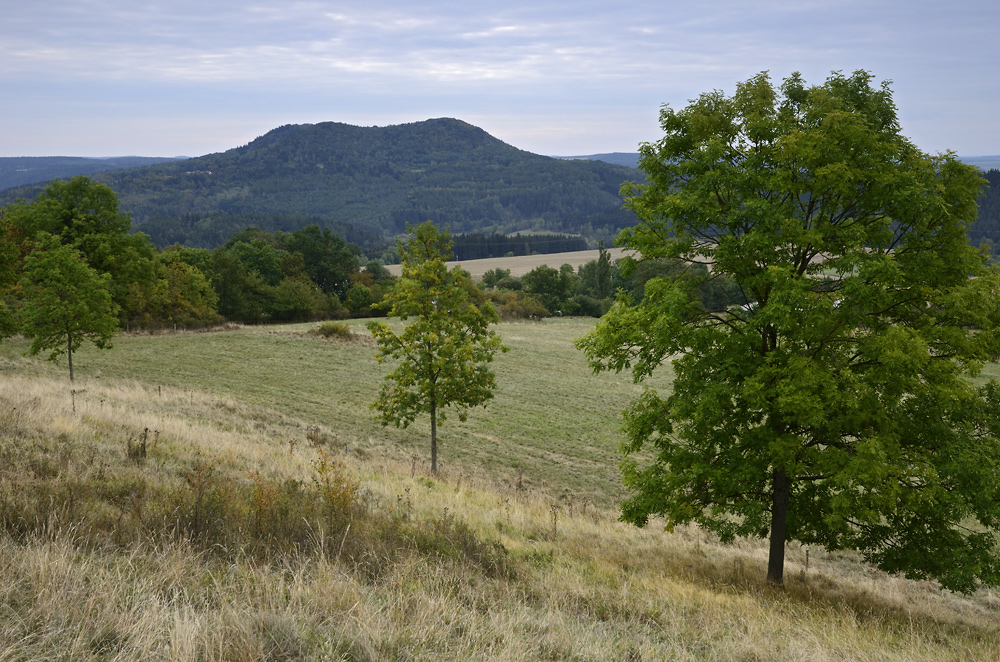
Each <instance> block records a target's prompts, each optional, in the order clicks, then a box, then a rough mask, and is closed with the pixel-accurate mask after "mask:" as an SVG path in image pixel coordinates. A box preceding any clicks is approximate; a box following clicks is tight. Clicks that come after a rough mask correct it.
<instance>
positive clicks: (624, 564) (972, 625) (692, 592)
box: [0, 318, 1000, 661]
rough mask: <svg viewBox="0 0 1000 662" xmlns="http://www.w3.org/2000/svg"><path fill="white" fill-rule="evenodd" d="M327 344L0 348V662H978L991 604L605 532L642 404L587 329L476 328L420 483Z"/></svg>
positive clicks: (412, 438)
mask: <svg viewBox="0 0 1000 662" xmlns="http://www.w3.org/2000/svg"><path fill="white" fill-rule="evenodd" d="M349 324H350V325H351V327H352V329H353V330H354V331H355V334H356V335H355V336H354V337H352V338H349V339H346V340H344V339H339V340H333V339H325V338H322V337H320V336H318V335H316V334H315V333H313V332H312V331H314V330H315V328H316V327H317V325H316V324H306V325H290V326H273V327H246V328H242V327H232V328H228V329H224V330H217V331H212V332H204V333H176V334H161V335H141V334H137V335H122V336H120V337H118V338H117V339H116V341H115V344H114V347H113V348H112V349H110V350H106V351H99V350H96V349H92V348H85V349H84V350H82V351H80V352H79V353H78V355H76V357H75V364H76V367H77V375H78V378H77V381H76V382H74V383H73V384H70V382H69V381H68V375H67V373H66V370H65V366H64V365H61V364H59V365H54V364H51V363H48V362H45V361H43V360H41V359H40V358H38V359H35V358H30V359H29V358H25V357H24V351H25V349H26V347H27V344H26V342H25V341H22V340H20V339H11V340H7V341H5V342H4V343H3V344H0V438H2V442H0V452H2V463H0V476H2V479H0V525H2V527H3V533H2V535H0V613H2V615H0V659H3V660H8V659H10V660H34V659H74V660H77V659H82V660H87V659H93V660H133V659H148V660H159V659H164V660H166V659H170V660H188V659H190V660H323V659H326V660H633V661H634V660H667V659H676V660H841V659H852V660H853V659H859V660H980V659H981V660H993V659H996V654H997V650H998V649H1000V593H998V592H996V591H991V590H983V591H980V592H978V593H976V594H974V595H971V596H961V595H955V594H951V593H948V592H944V591H941V590H940V589H939V588H938V587H936V586H935V585H934V584H933V583H931V582H913V581H908V580H905V579H903V578H900V577H893V576H888V575H886V574H885V573H881V572H879V571H876V570H874V569H872V568H870V567H868V566H866V565H864V564H862V563H860V562H859V561H858V559H857V558H856V557H855V556H853V555H851V554H845V553H836V552H826V551H824V550H821V549H811V550H807V549H804V548H801V547H799V546H792V547H791V548H790V549H789V553H788V569H787V571H786V583H787V586H786V589H785V590H783V591H776V590H774V589H771V588H768V587H767V586H765V584H764V581H763V577H764V566H765V565H766V557H767V551H766V547H765V545H764V544H763V543H762V542H760V541H750V540H745V541H738V542H737V544H735V545H730V546H722V545H720V544H718V542H717V541H715V540H714V539H712V537H711V536H708V535H706V534H705V533H704V532H702V531H699V530H698V529H696V528H693V527H680V528H678V529H676V530H674V531H673V532H670V533H667V532H665V531H664V529H663V523H662V522H653V523H651V524H650V525H649V526H647V527H646V528H644V529H637V528H635V527H632V526H629V525H625V524H622V523H620V522H618V521H617V516H616V512H615V503H616V500H617V499H618V497H619V496H620V493H621V492H620V486H619V482H618V477H617V461H618V456H617V452H616V449H617V444H618V425H619V412H620V411H621V409H622V408H623V407H624V406H625V405H626V404H627V402H628V401H629V400H630V399H631V398H633V397H635V395H637V394H638V393H639V392H640V387H637V386H635V385H634V384H632V383H631V380H630V379H629V378H628V376H627V375H608V374H602V375H596V376H595V375H593V374H591V372H590V370H589V369H588V368H587V366H586V363H585V361H584V359H583V357H582V355H581V354H580V353H579V352H577V351H576V350H575V349H574V348H573V346H572V340H573V339H574V338H576V337H578V336H580V335H582V334H583V333H585V332H586V331H587V330H588V329H589V328H590V327H591V325H592V324H593V320H584V319H572V318H564V319H562V318H561V319H547V320H544V321H541V322H531V323H505V324H501V325H500V327H499V332H500V334H501V335H502V336H503V338H504V342H505V343H506V344H507V345H508V346H509V347H510V351H509V352H508V353H507V354H504V355H502V356H499V357H498V358H497V361H496V371H497V379H498V385H499V387H498V390H497V392H496V398H495V400H494V401H493V402H492V403H491V404H490V405H489V407H488V408H486V409H479V410H475V411H473V412H471V413H470V416H469V419H468V421H466V422H460V421H458V420H457V418H450V419H449V420H448V421H447V423H445V424H444V426H443V427H442V428H441V430H440V453H441V456H440V460H441V469H442V470H441V474H440V475H439V476H438V477H437V478H432V477H430V476H429V475H427V465H428V459H429V457H428V455H429V450H428V437H429V430H428V426H427V425H426V422H424V421H420V422H418V423H416V424H414V425H413V426H411V427H410V428H408V429H405V430H402V429H396V428H391V427H390V428H383V427H381V426H379V425H378V424H376V423H375V422H374V419H373V416H372V413H371V411H370V409H369V403H370V402H371V401H372V400H374V399H375V395H376V392H377V389H378V385H379V381H380V379H381V375H382V374H383V368H381V367H379V366H378V365H377V363H376V362H375V360H374V358H373V353H374V346H373V344H372V341H371V339H370V338H369V337H368V336H367V334H366V332H365V331H364V324H363V321H352V322H349ZM989 369H990V370H991V371H993V372H994V373H995V372H996V370H995V366H990V367H989ZM655 385H656V386H657V387H660V388H668V387H669V374H667V373H666V371H664V374H663V375H661V376H660V377H658V381H657V382H656V383H655Z"/></svg>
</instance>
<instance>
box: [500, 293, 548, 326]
mask: <svg viewBox="0 0 1000 662" xmlns="http://www.w3.org/2000/svg"><path fill="white" fill-rule="evenodd" d="M489 298H490V301H492V302H493V305H494V306H495V307H496V311H497V316H499V317H500V319H502V320H505V321H510V320H526V319H541V318H543V317H549V316H550V315H551V313H549V311H548V309H547V308H546V307H545V306H543V305H542V302H541V301H539V300H538V299H536V298H535V297H533V296H531V295H530V294H525V293H524V292H490V293H489Z"/></svg>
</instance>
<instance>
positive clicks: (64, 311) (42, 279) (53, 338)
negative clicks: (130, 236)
mask: <svg viewBox="0 0 1000 662" xmlns="http://www.w3.org/2000/svg"><path fill="white" fill-rule="evenodd" d="M110 284H111V277H110V276H109V275H108V274H98V273H97V272H96V271H95V270H94V269H92V268H91V267H90V266H88V265H87V262H86V260H84V259H83V256H82V255H81V254H80V252H79V251H78V250H76V249H75V248H73V247H72V246H67V245H65V244H62V243H60V241H59V239H58V238H57V237H54V236H52V235H47V234H45V233H39V235H38V239H37V240H36V243H35V248H34V250H33V251H32V252H31V253H30V254H29V255H28V257H27V258H26V259H25V261H24V273H23V275H22V277H21V286H22V288H23V292H24V300H25V301H24V309H23V310H22V318H23V324H24V327H23V333H24V335H25V336H26V337H28V338H32V343H31V349H30V352H31V353H32V354H38V353H39V352H41V351H42V350H49V357H48V358H49V360H50V361H55V360H56V359H58V358H59V357H60V356H61V355H62V354H66V355H67V357H68V359H69V379H70V381H73V352H74V351H75V350H76V349H77V348H78V347H79V346H80V345H81V344H82V343H83V342H84V341H87V340H89V341H91V342H93V343H94V344H95V345H97V346H98V347H100V348H102V349H103V348H106V347H110V346H111V339H112V338H113V337H114V335H115V333H116V332H117V331H118V320H117V318H116V314H117V312H118V310H117V306H115V304H114V303H113V301H112V300H111V294H110V293H109V292H108V287H109V286H110Z"/></svg>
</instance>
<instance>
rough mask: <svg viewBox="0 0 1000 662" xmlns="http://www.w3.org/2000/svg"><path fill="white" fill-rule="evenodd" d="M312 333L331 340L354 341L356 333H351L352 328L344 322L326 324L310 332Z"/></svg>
mask: <svg viewBox="0 0 1000 662" xmlns="http://www.w3.org/2000/svg"><path fill="white" fill-rule="evenodd" d="M310 333H314V334H316V335H317V336H323V337H324V338H327V339H330V340H353V339H354V337H355V334H354V332H353V331H351V327H349V326H348V325H346V324H344V323H343V322H324V323H323V324H320V325H319V326H318V327H316V328H315V329H313V330H312V331H310Z"/></svg>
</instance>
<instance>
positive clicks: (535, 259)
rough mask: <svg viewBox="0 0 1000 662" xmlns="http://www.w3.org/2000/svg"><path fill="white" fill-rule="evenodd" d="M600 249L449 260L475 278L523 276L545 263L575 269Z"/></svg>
mask: <svg viewBox="0 0 1000 662" xmlns="http://www.w3.org/2000/svg"><path fill="white" fill-rule="evenodd" d="M607 250H608V253H609V254H610V255H611V259H612V260H617V259H619V258H621V257H623V256H624V255H625V250H624V249H621V248H609V249H607ZM599 254H600V251H597V250H592V251H572V252H569V253H549V254H548V255H520V256H518V257H493V258H489V259H485V260H465V261H464V262H449V263H448V266H449V268H450V267H453V266H455V265H457V264H460V265H461V266H462V268H463V269H465V270H466V271H468V272H469V274H470V275H471V276H472V279H473V280H478V279H480V278H482V277H483V274H485V273H486V272H487V271H490V270H491V269H510V275H511V276H515V277H521V276H523V275H524V274H526V273H528V272H529V271H531V270H532V269H534V268H536V267H540V266H542V265H543V264H544V265H547V266H550V267H552V268H553V269H558V268H559V267H561V266H562V265H564V264H569V265H570V266H572V267H573V268H574V269H576V268H577V267H580V266H582V265H584V264H587V263H588V262H590V261H591V260H596V259H597V257H598V255H599ZM386 268H387V269H388V270H389V273H391V274H392V275H394V276H398V275H399V274H400V270H401V269H402V267H401V266H400V265H398V264H390V265H388V266H387V267H386Z"/></svg>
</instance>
